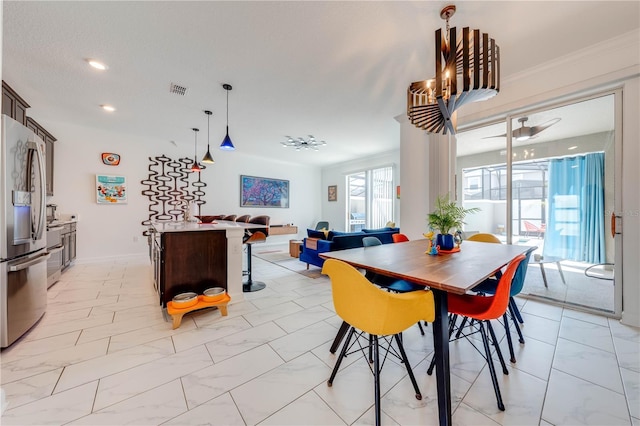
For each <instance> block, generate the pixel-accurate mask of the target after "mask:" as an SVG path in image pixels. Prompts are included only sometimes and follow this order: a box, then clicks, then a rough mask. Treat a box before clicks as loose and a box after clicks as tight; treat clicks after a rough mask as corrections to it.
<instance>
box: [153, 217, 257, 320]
mask: <svg viewBox="0 0 640 426" xmlns="http://www.w3.org/2000/svg"><path fill="white" fill-rule="evenodd" d="M262 227H264V226H262V225H257V224H252V223H236V222H228V221H217V222H216V223H197V222H183V221H179V222H176V221H171V222H153V223H152V224H151V225H150V228H149V245H150V252H149V253H150V257H151V262H152V264H153V277H154V285H155V288H156V291H157V292H158V295H159V300H160V305H161V306H162V307H163V308H165V307H166V306H167V302H169V301H171V299H172V298H173V297H174V296H175V295H176V294H179V293H183V292H189V291H193V292H196V293H198V294H202V292H203V291H204V290H205V289H207V288H210V287H223V288H225V289H227V292H228V294H229V295H230V296H231V300H232V302H237V301H240V300H243V298H244V296H243V292H242V238H243V236H244V234H245V232H246V230H247V229H258V228H262Z"/></svg>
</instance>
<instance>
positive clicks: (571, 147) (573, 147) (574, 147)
mask: <svg viewBox="0 0 640 426" xmlns="http://www.w3.org/2000/svg"><path fill="white" fill-rule="evenodd" d="M577 147H578V145H574V146H570V147H569V148H567V149H568V150H569V151H571V150H572V149H576V148H577Z"/></svg>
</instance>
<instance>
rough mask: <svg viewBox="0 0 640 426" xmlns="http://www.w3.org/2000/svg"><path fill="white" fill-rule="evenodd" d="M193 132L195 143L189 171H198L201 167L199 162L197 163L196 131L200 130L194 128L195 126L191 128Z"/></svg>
mask: <svg viewBox="0 0 640 426" xmlns="http://www.w3.org/2000/svg"><path fill="white" fill-rule="evenodd" d="M191 130H193V133H194V134H195V135H196V144H195V148H194V151H193V165H192V166H191V171H192V172H200V171H201V170H202V169H201V168H200V164H198V132H199V131H200V129H196V128H195V127H194V128H193V129H191Z"/></svg>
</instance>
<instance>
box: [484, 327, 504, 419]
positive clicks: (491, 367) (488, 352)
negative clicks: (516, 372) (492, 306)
mask: <svg viewBox="0 0 640 426" xmlns="http://www.w3.org/2000/svg"><path fill="white" fill-rule="evenodd" d="M486 322H487V323H489V321H486ZM478 325H479V326H480V334H481V335H482V343H483V344H484V352H485V354H486V356H487V365H488V366H489V373H490V374H491V382H492V383H493V390H494V392H495V393H496V400H497V401H498V408H499V409H500V410H501V411H504V403H503V402H502V395H501V394H500V385H499V384H498V377H497V376H496V368H495V366H494V365H493V358H491V347H490V346H489V338H488V336H487V332H486V331H485V329H484V324H483V321H478Z"/></svg>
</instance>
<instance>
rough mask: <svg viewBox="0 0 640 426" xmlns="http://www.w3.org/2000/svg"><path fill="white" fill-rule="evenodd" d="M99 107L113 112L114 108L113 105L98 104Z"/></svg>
mask: <svg viewBox="0 0 640 426" xmlns="http://www.w3.org/2000/svg"><path fill="white" fill-rule="evenodd" d="M100 108H102V109H103V110H105V111H109V112H113V111H115V110H116V109H115V108H114V107H112V106H111V105H100Z"/></svg>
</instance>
